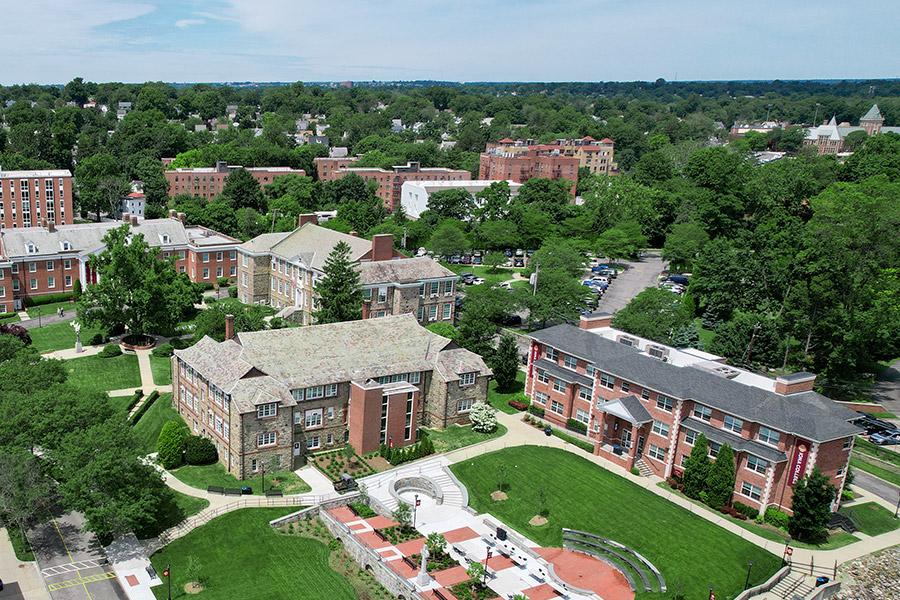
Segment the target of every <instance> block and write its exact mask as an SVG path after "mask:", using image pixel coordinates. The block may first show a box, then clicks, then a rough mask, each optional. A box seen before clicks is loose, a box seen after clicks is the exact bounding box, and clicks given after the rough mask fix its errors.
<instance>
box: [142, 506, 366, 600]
mask: <svg viewBox="0 0 900 600" xmlns="http://www.w3.org/2000/svg"><path fill="white" fill-rule="evenodd" d="M294 510H296V509H294V508H285V509H261V508H259V509H254V508H250V509H244V510H239V511H235V512H232V513H229V514H226V515H223V516H221V517H219V518H217V519H214V520H213V521H210V522H209V523H208V524H206V525H204V526H203V527H200V528H199V529H196V530H194V531H192V532H191V533H189V534H188V535H186V536H185V537H183V538H180V539H177V540H175V541H174V542H172V543H171V544H169V545H168V546H166V547H165V548H164V549H163V550H161V551H160V552H157V553H156V554H154V555H153V557H152V559H151V560H152V562H153V566H154V567H155V568H156V571H157V572H159V573H162V571H163V569H165V568H166V566H167V565H171V569H172V576H173V581H172V584H173V585H172V597H173V598H183V597H187V596H188V595H187V594H186V593H185V592H184V585H185V583H187V582H188V578H187V576H186V568H187V564H188V559H189V557H194V560H195V561H198V562H199V564H200V565H201V573H202V574H203V575H204V576H205V577H206V579H207V582H206V589H205V590H204V591H203V592H202V593H201V594H199V595H197V596H196V597H197V598H198V599H199V600H219V599H222V600H233V599H235V598H240V599H241V600H269V599H274V598H293V599H296V600H307V599H308V600H318V599H320V598H328V599H329V600H344V599H346V600H355V598H356V594H355V593H354V592H353V589H352V588H351V587H350V585H349V584H348V583H347V581H346V580H345V579H343V578H342V577H340V576H339V575H338V574H337V573H335V572H334V571H332V570H331V569H330V568H329V566H328V548H327V547H326V546H325V545H324V544H322V543H321V542H317V541H315V540H312V539H309V538H304V537H299V536H287V535H283V534H279V533H278V532H276V531H274V530H273V529H272V528H271V527H269V523H268V522H269V521H270V520H271V519H275V518H277V517H280V516H282V515H285V514H287V513H289V512H292V511H294ZM166 591H167V590H166V586H164V585H163V586H158V587H155V588H153V593H154V594H155V595H156V597H157V598H160V599H162V598H166ZM192 597H193V596H192Z"/></svg>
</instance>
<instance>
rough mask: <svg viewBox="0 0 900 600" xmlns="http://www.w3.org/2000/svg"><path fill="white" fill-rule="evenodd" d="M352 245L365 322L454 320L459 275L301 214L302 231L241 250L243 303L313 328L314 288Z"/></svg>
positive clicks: (258, 240) (384, 239)
mask: <svg viewBox="0 0 900 600" xmlns="http://www.w3.org/2000/svg"><path fill="white" fill-rule="evenodd" d="M340 242H345V243H346V244H347V245H348V246H350V259H351V260H352V261H353V262H354V263H356V268H357V270H358V271H359V275H360V283H361V285H362V288H363V311H362V314H361V315H360V317H361V318H369V317H383V316H388V315H398V314H404V313H411V314H414V315H416V316H417V319H418V320H419V321H420V322H422V323H423V324H427V323H429V322H434V321H447V322H451V323H452V322H453V319H454V315H455V300H456V285H457V280H458V279H459V277H458V276H457V275H456V274H455V273H453V272H452V271H450V270H449V269H447V268H446V267H443V266H441V265H440V264H438V263H437V262H435V261H434V260H432V259H431V258H428V257H417V258H403V257H402V256H401V255H400V254H399V253H398V252H397V251H395V250H394V238H393V236H392V235H390V234H382V235H375V236H373V237H372V239H371V240H367V239H364V238H361V237H359V236H357V235H355V234H353V233H350V234H346V233H341V232H338V231H334V230H332V229H328V228H325V227H321V226H319V225H318V224H317V222H316V215H314V214H309V215H300V218H299V227H297V229H295V230H294V231H290V232H284V233H264V234H262V235H259V236H257V237H255V238H253V239H252V240H250V241H248V242H246V243H244V244H241V245H240V246H238V299H239V300H240V301H241V302H244V303H245V304H267V305H269V306H272V307H274V308H277V309H280V310H281V312H280V313H279V314H280V316H283V317H285V318H289V319H291V320H293V321H295V322H297V323H300V324H302V325H309V324H312V322H313V313H314V311H315V309H316V307H317V297H316V293H315V286H316V283H317V282H318V281H319V279H321V278H322V277H323V276H324V271H323V269H324V267H325V261H326V260H327V258H328V255H329V254H330V253H331V251H332V250H333V249H334V247H335V246H337V244H338V243H340Z"/></svg>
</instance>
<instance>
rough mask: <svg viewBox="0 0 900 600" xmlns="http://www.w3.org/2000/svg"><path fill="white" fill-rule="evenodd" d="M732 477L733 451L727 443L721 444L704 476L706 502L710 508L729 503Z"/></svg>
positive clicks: (732, 490)
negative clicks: (707, 472)
mask: <svg viewBox="0 0 900 600" xmlns="http://www.w3.org/2000/svg"><path fill="white" fill-rule="evenodd" d="M734 479H735V468H734V451H732V449H731V446H729V445H728V444H722V447H721V448H719V453H718V454H716V460H715V462H713V464H712V466H711V467H710V468H709V474H708V475H707V476H706V503H707V504H708V505H709V506H711V507H712V508H719V507H722V506H727V505H730V504H731V496H732V495H733V494H734Z"/></svg>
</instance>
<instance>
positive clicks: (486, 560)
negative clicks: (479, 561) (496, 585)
mask: <svg viewBox="0 0 900 600" xmlns="http://www.w3.org/2000/svg"><path fill="white" fill-rule="evenodd" d="M493 555H494V554H493V553H492V552H491V549H490V548H488V549H487V558H485V559H484V571H482V575H481V585H485V584H487V570H488V562H490V560H491V557H492V556H493Z"/></svg>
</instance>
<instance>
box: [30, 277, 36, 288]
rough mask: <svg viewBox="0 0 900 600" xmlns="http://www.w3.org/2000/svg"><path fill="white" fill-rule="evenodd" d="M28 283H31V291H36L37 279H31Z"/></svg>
mask: <svg viewBox="0 0 900 600" xmlns="http://www.w3.org/2000/svg"><path fill="white" fill-rule="evenodd" d="M30 283H31V289H33V290H36V289H37V279H35V278H34V277H32V278H31V282H30Z"/></svg>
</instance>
